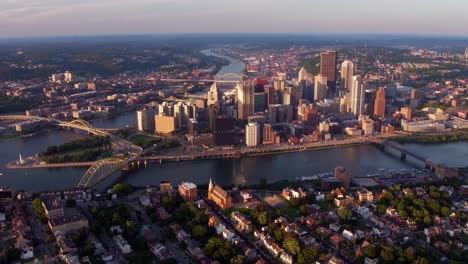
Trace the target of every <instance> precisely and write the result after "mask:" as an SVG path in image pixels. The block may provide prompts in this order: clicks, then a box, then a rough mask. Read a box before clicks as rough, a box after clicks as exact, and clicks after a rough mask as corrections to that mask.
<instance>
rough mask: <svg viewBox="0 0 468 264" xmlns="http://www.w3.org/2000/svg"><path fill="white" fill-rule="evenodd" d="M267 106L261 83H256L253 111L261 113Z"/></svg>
mask: <svg viewBox="0 0 468 264" xmlns="http://www.w3.org/2000/svg"><path fill="white" fill-rule="evenodd" d="M266 107H267V103H266V94H265V88H264V85H263V84H256V85H255V88H254V113H263V112H265V109H266Z"/></svg>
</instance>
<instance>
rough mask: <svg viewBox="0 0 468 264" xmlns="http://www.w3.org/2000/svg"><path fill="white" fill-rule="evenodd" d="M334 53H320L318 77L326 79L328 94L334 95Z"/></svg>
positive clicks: (335, 55)
mask: <svg viewBox="0 0 468 264" xmlns="http://www.w3.org/2000/svg"><path fill="white" fill-rule="evenodd" d="M337 56H338V53H337V52H336V51H323V52H321V53H320V75H321V76H326V77H327V85H328V88H329V90H328V93H329V94H334V93H335V90H336V64H337V62H336V59H337Z"/></svg>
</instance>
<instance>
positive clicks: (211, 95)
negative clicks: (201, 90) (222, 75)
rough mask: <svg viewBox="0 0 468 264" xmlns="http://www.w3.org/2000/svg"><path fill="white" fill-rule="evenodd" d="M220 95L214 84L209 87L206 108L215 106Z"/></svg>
mask: <svg viewBox="0 0 468 264" xmlns="http://www.w3.org/2000/svg"><path fill="white" fill-rule="evenodd" d="M220 97H221V94H220V92H219V89H218V86H217V85H216V83H213V85H211V87H210V90H209V91H208V96H207V98H208V106H210V105H212V104H216V103H217V102H218V101H219V100H220Z"/></svg>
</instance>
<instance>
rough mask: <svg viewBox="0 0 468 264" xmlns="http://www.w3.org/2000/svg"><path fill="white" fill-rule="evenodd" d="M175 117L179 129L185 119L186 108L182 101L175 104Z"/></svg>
mask: <svg viewBox="0 0 468 264" xmlns="http://www.w3.org/2000/svg"><path fill="white" fill-rule="evenodd" d="M173 109H174V117H175V120H176V127H177V129H181V128H182V125H183V123H184V122H183V120H184V115H185V112H184V108H183V106H182V102H178V103H177V104H175V105H174V108H173Z"/></svg>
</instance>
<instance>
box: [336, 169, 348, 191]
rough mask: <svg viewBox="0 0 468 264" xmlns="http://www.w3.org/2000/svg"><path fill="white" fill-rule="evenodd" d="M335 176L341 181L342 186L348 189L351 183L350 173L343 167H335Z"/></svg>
mask: <svg viewBox="0 0 468 264" xmlns="http://www.w3.org/2000/svg"><path fill="white" fill-rule="evenodd" d="M335 178H336V179H338V180H341V181H342V182H343V187H344V188H346V189H348V188H349V185H350V184H351V174H350V173H349V172H347V171H346V169H345V168H343V167H336V168H335Z"/></svg>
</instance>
